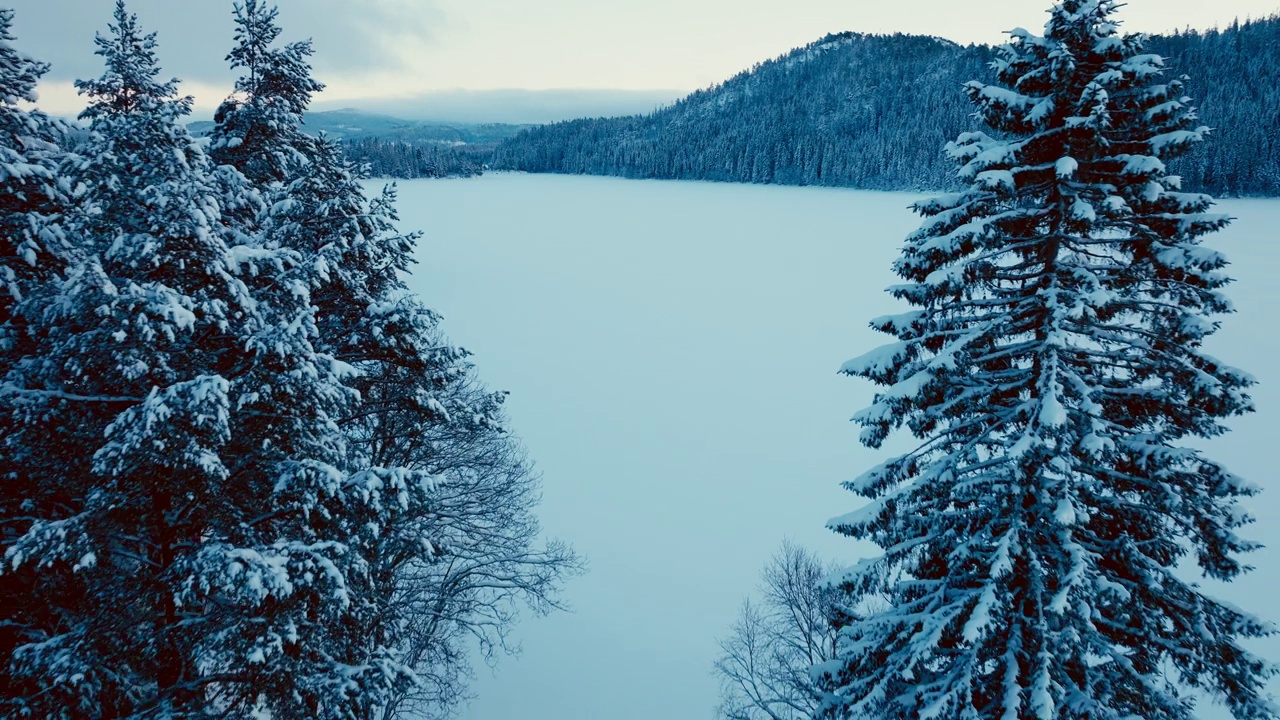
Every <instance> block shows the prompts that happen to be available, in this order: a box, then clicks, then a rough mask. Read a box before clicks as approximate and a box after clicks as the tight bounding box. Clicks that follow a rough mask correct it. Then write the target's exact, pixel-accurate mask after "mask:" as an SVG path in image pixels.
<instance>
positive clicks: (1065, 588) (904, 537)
mask: <svg viewBox="0 0 1280 720" xmlns="http://www.w3.org/2000/svg"><path fill="white" fill-rule="evenodd" d="M1115 7H1116V6H1115V3H1114V2H1111V0H1065V1H1064V2H1062V3H1060V4H1058V5H1056V6H1055V7H1054V8H1053V9H1052V11H1051V17H1050V20H1049V22H1048V23H1047V25H1046V28H1045V34H1044V36H1043V37H1039V36H1035V35H1032V34H1030V33H1028V32H1026V31H1023V30H1017V31H1014V32H1013V33H1012V39H1011V41H1010V43H1009V44H1008V45H1007V46H1005V47H1004V48H1003V49H1002V50H1001V52H1000V55H999V59H998V60H997V61H996V62H995V64H994V69H995V70H996V71H997V74H998V78H999V83H1000V84H999V85H985V84H982V83H979V82H973V83H970V84H969V85H968V86H967V90H968V93H969V95H970V97H971V99H972V100H973V102H974V103H975V104H976V105H977V107H978V109H979V116H980V117H981V118H982V119H983V120H984V121H985V122H986V124H987V125H989V126H990V127H992V128H994V130H995V131H997V133H998V135H999V136H998V137H991V136H988V135H986V134H983V133H980V132H975V133H966V134H964V135H962V136H961V137H960V138H959V139H958V140H957V141H956V142H955V143H953V144H951V145H949V146H948V152H949V153H950V154H951V156H952V157H954V158H955V159H956V160H957V162H958V163H959V164H960V165H961V169H960V174H961V177H962V178H964V179H965V180H967V181H968V182H969V183H970V187H969V189H968V190H966V191H964V192H961V193H959V194H956V195H950V196H945V197H940V198H936V199H933V200H929V201H925V202H921V203H920V204H918V205H917V206H916V209H917V210H918V211H919V212H920V213H921V214H922V215H924V216H926V218H927V219H926V220H925V222H924V223H923V225H922V226H921V228H920V229H919V230H918V231H916V232H915V233H914V234H913V235H911V236H910V237H909V238H908V241H907V245H906V247H905V248H904V250H903V254H902V256H901V258H900V259H899V260H898V261H897V263H896V265H895V270H896V272H897V273H898V274H899V275H900V276H902V278H903V279H904V280H905V283H904V284H901V285H897V286H895V287H893V288H891V289H890V291H891V292H892V294H893V295H895V296H896V297H898V298H901V299H904V300H907V301H908V302H910V303H911V304H913V305H915V306H916V309H915V310H913V311H911V312H908V313H905V314H902V315H896V316H891V317H885V318H879V319H876V320H874V321H873V322H872V325H873V327H875V328H877V329H879V330H882V331H884V332H886V333H888V334H891V335H893V336H895V337H896V338H897V341H896V342H894V343H892V344H890V345H887V346H885V347H883V348H881V349H879V350H876V351H874V352H871V353H869V354H867V355H865V356H863V357H860V358H858V359H855V360H852V361H850V362H849V363H848V364H846V365H845V367H844V372H846V373H848V374H851V375H857V376H861V377H865V378H868V379H870V380H872V381H874V382H876V383H878V384H880V385H882V386H884V389H883V390H881V391H880V392H879V393H878V394H877V395H876V398H875V402H874V404H873V405H872V406H871V407H870V408H868V409H866V410H863V411H862V412H860V413H859V414H858V415H857V416H855V420H856V421H857V422H859V423H860V424H861V425H863V426H864V428H865V429H864V431H863V435H862V440H863V442H864V443H866V444H867V445H869V446H871V447H879V446H880V445H881V443H882V442H883V441H884V440H885V439H886V437H887V436H888V435H889V434H890V432H891V431H893V430H895V429H897V428H900V427H903V426H905V427H907V428H908V429H910V431H911V433H912V434H913V435H915V436H916V437H917V438H919V439H920V440H921V443H920V444H919V446H918V447H916V448H915V449H914V450H912V451H910V452H908V453H906V454H905V455H902V456H900V457H895V458H893V459H891V460H889V461H888V462H885V463H884V464H883V465H881V466H879V467H877V468H875V469H873V470H871V471H870V472H868V473H866V474H865V475H863V476H861V477H860V478H858V479H857V480H855V481H853V482H851V483H850V484H849V487H850V489H851V490H853V491H855V492H857V493H859V494H861V495H863V496H865V497H868V498H870V499H871V502H870V504H869V505H868V506H866V507H865V508H864V509H862V510H860V511H857V512H855V513H853V514H850V515H848V516H845V517H840V518H836V519H834V520H832V521H831V527H832V528H833V529H835V530H837V531H838V532H841V533H843V534H846V535H849V536H852V537H855V538H860V539H866V540H870V541H872V542H874V543H876V544H877V545H879V546H880V547H881V548H883V550H884V552H883V555H881V556H879V557H877V558H875V559H872V560H868V561H864V562H863V563H862V564H860V565H859V566H858V567H857V568H856V569H855V570H853V571H851V572H850V573H849V574H848V575H847V576H845V578H844V580H843V582H842V583H841V586H842V587H843V589H844V590H845V591H846V592H848V593H850V596H851V601H852V600H853V599H856V598H857V597H858V595H859V594H860V593H862V592H866V591H869V590H877V589H885V590H887V591H888V593H889V597H890V598H891V601H892V602H891V607H890V608H888V609H887V610H885V611H883V612H879V613H876V614H873V615H872V616H870V617H868V618H866V619H865V620H862V621H860V622H856V623H854V624H852V625H850V626H849V627H847V628H846V629H845V630H844V632H843V639H842V641H841V649H840V657H839V658H838V659H837V660H836V661H833V662H831V663H828V664H826V665H824V666H821V667H820V668H819V669H818V670H817V672H818V673H819V675H820V676H822V678H823V682H824V684H825V686H826V687H827V689H828V690H829V692H830V695H829V697H828V701H827V707H826V711H827V714H828V715H829V716H831V717H853V718H912V719H913V720H914V719H915V718H972V719H975V720H976V719H978V718H1002V719H1006V720H1013V719H1017V720H1022V719H1030V718H1037V719H1038V720H1051V719H1055V718H1062V719H1063V720H1065V719H1067V718H1071V719H1073V720H1074V719H1077V718H1090V719H1091V720H1112V719H1114V720H1120V719H1121V718H1143V720H1190V718H1192V717H1193V716H1194V711H1193V707H1194V702H1193V699H1192V695H1191V693H1190V691H1189V690H1188V689H1187V688H1189V687H1195V688H1199V689H1202V690H1204V691H1206V692H1208V693H1209V694H1210V695H1213V696H1216V697H1218V698H1220V699H1221V700H1223V701H1225V702H1226V703H1227V705H1228V706H1229V707H1230V709H1231V711H1232V713H1233V714H1234V715H1235V716H1236V717H1238V718H1271V717H1274V716H1275V713H1276V710H1275V708H1274V707H1273V706H1272V705H1271V704H1270V702H1269V700H1268V699H1267V698H1266V696H1265V690H1264V684H1265V680H1266V679H1267V678H1268V677H1269V676H1271V675H1272V674H1273V668H1272V666H1271V665H1270V664H1268V663H1266V662H1265V661H1263V660H1261V659H1259V658H1258V657H1255V656H1254V655H1252V654H1251V653H1250V652H1248V651H1247V650H1246V649H1245V648H1243V647H1242V646H1241V645H1240V640H1241V639H1243V638H1251V637H1258V636H1260V635H1264V634H1267V633H1269V632H1271V629H1270V627H1269V626H1267V625H1265V624H1264V623H1262V622H1260V621H1258V620H1257V619H1255V618H1253V617H1251V616H1249V615H1247V614H1245V613H1244V612H1243V611H1241V610H1237V609H1235V608H1233V607H1231V606H1230V605H1226V604H1224V603H1221V602H1218V601H1216V600H1214V599H1213V598H1211V597H1209V596H1207V595H1206V594H1204V593H1203V592H1202V591H1201V590H1200V588H1199V587H1198V586H1197V585H1195V584H1192V583H1190V582H1188V581H1186V580H1185V579H1184V576H1183V575H1182V574H1180V573H1179V572H1178V571H1177V566H1178V564H1179V563H1180V562H1181V561H1182V560H1183V559H1184V558H1186V557H1188V556H1191V557H1194V559H1195V561H1196V562H1197V563H1198V565H1199V567H1200V569H1201V570H1202V571H1203V572H1204V573H1205V574H1206V575H1207V576H1209V577H1211V578H1215V579H1219V580H1230V579H1232V578H1234V577H1236V576H1237V575H1238V574H1239V573H1241V572H1243V571H1244V570H1246V569H1247V568H1246V567H1245V566H1244V565H1242V564H1241V563H1240V561H1239V560H1238V559H1237V556H1238V555H1239V554H1240V553H1242V552H1245V551H1248V550H1250V549H1253V548H1254V547H1255V546H1254V545H1253V544H1252V543H1250V542H1248V541H1246V540H1243V539H1241V538H1240V537H1238V536H1237V535H1236V531H1237V529H1238V528H1240V527H1241V526H1243V525H1245V524H1246V523H1248V522H1249V521H1250V518H1249V517H1248V515H1247V514H1246V512H1245V511H1244V509H1243V508H1242V507H1240V505H1239V500H1240V499H1241V498H1243V497H1247V496H1250V495H1252V494H1254V493H1255V492H1256V489H1255V488H1254V487H1253V486H1251V485H1249V484H1247V483H1246V482H1244V481H1243V480H1241V479H1239V478H1237V477H1235V476H1233V475H1232V474H1231V473H1230V472H1228V471H1227V470H1226V469H1225V468H1224V467H1223V466H1222V465H1220V464H1218V463H1217V462H1215V461H1213V460H1211V459H1209V458H1208V457H1207V456H1206V455H1204V454H1203V453H1202V452H1200V451H1198V450H1196V449H1193V448H1192V447H1190V446H1188V442H1189V441H1192V440H1194V439H1196V438H1207V437H1213V436H1215V435H1218V434H1220V433H1222V432H1223V431H1224V430H1225V428H1224V426H1223V425H1222V424H1221V421H1222V419H1224V418H1226V417H1228V416H1232V415H1237V414H1240V413H1244V412H1248V411H1250V410H1251V409H1252V406H1251V402H1250V399H1249V396H1248V394H1247V388H1248V387H1249V385H1250V384H1251V382H1252V380H1251V379H1250V378H1249V376H1248V375H1246V374H1245V373H1243V372H1241V371H1239V370H1235V369H1233V368H1231V367H1228V366H1226V365H1224V364H1222V363H1221V362H1219V361H1218V360H1216V359H1214V358H1212V357H1209V356H1208V355H1206V354H1204V353H1203V352H1202V351H1201V343H1202V341H1203V340H1204V339H1205V337H1206V336H1208V335H1209V334H1211V333H1212V332H1214V330H1215V329H1216V328H1217V322H1216V321H1215V320H1214V319H1213V318H1214V316H1215V315H1217V314H1220V313H1225V312H1229V311H1230V304H1229V303H1228V301H1227V299H1226V298H1225V297H1224V296H1223V295H1222V293H1221V289H1222V287H1223V286H1224V285H1226V284H1227V282H1228V278H1227V277H1226V276H1225V275H1224V274H1223V272H1222V271H1223V268H1224V266H1225V265H1226V261H1225V260H1224V259H1223V257H1222V256H1221V255H1220V254H1218V253H1217V252H1215V251H1214V250H1211V249H1209V248H1207V247H1204V246H1203V245H1202V244H1201V240H1202V238H1203V236H1204V235H1206V234H1208V233H1211V232H1213V231H1215V230H1218V229H1220V228H1222V227H1223V226H1224V225H1226V224H1227V221H1228V218H1227V217H1226V216H1224V215H1219V214H1213V213H1211V212H1209V209H1210V206H1211V205H1212V199H1211V198H1209V197H1207V196H1205V195H1196V194H1187V193H1182V192H1180V191H1179V189H1178V188H1179V181H1178V178H1177V177H1173V176H1169V175H1167V174H1166V172H1165V166H1164V161H1165V160H1167V159H1168V158H1170V157H1173V156H1175V155H1177V154H1179V153H1180V152H1182V151H1184V150H1185V149H1186V148H1187V147H1188V146H1190V145H1191V144H1193V143H1196V142H1199V141H1200V140H1201V139H1202V138H1203V137H1204V136H1205V133H1206V128H1204V127H1198V126H1197V124H1196V122H1195V120H1196V118H1195V114H1194V111H1193V109H1192V108H1191V107H1190V105H1189V102H1190V101H1189V99H1188V98H1186V97H1183V93H1182V86H1181V83H1180V82H1178V81H1177V80H1175V79H1172V78H1169V77H1166V76H1165V75H1164V72H1163V68H1162V62H1161V59H1160V58H1159V57H1157V56H1153V55H1149V54H1144V53H1143V50H1142V46H1143V38H1142V37H1139V36H1133V35H1121V34H1119V33H1118V29H1117V26H1116V24H1115V22H1114V21H1113V20H1112V19H1111V16H1112V13H1113V11H1114V9H1115Z"/></svg>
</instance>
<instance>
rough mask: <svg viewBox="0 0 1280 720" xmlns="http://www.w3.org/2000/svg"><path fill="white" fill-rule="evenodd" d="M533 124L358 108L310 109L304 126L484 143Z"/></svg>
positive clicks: (347, 134) (339, 133) (202, 125)
mask: <svg viewBox="0 0 1280 720" xmlns="http://www.w3.org/2000/svg"><path fill="white" fill-rule="evenodd" d="M530 127H532V126H531V125H508V124H506V123H440V122H429V121H419V120H402V119H400V118H396V117H391V116H389V115H382V114H378V113H371V112H365V111H363V110H359V109H356V108H343V109H341V110H325V111H320V112H309V113H307V114H306V117H305V118H304V120H303V130H305V131H306V132H308V133H311V134H318V133H321V132H323V133H325V134H326V135H328V136H330V137H333V138H336V139H339V140H350V139H355V138H370V137H376V138H380V139H386V140H399V141H403V142H410V143H428V142H433V143H445V144H457V145H462V144H482V143H493V142H499V141H501V140H506V139H507V138H510V137H512V136H514V135H515V134H517V133H518V132H520V131H521V130H524V129H526V128H530ZM187 128H188V129H189V130H190V131H191V132H192V134H194V135H203V134H205V133H206V132H208V131H209V130H212V129H213V123H212V122H209V121H199V122H193V123H191V124H189V125H188V126H187Z"/></svg>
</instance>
